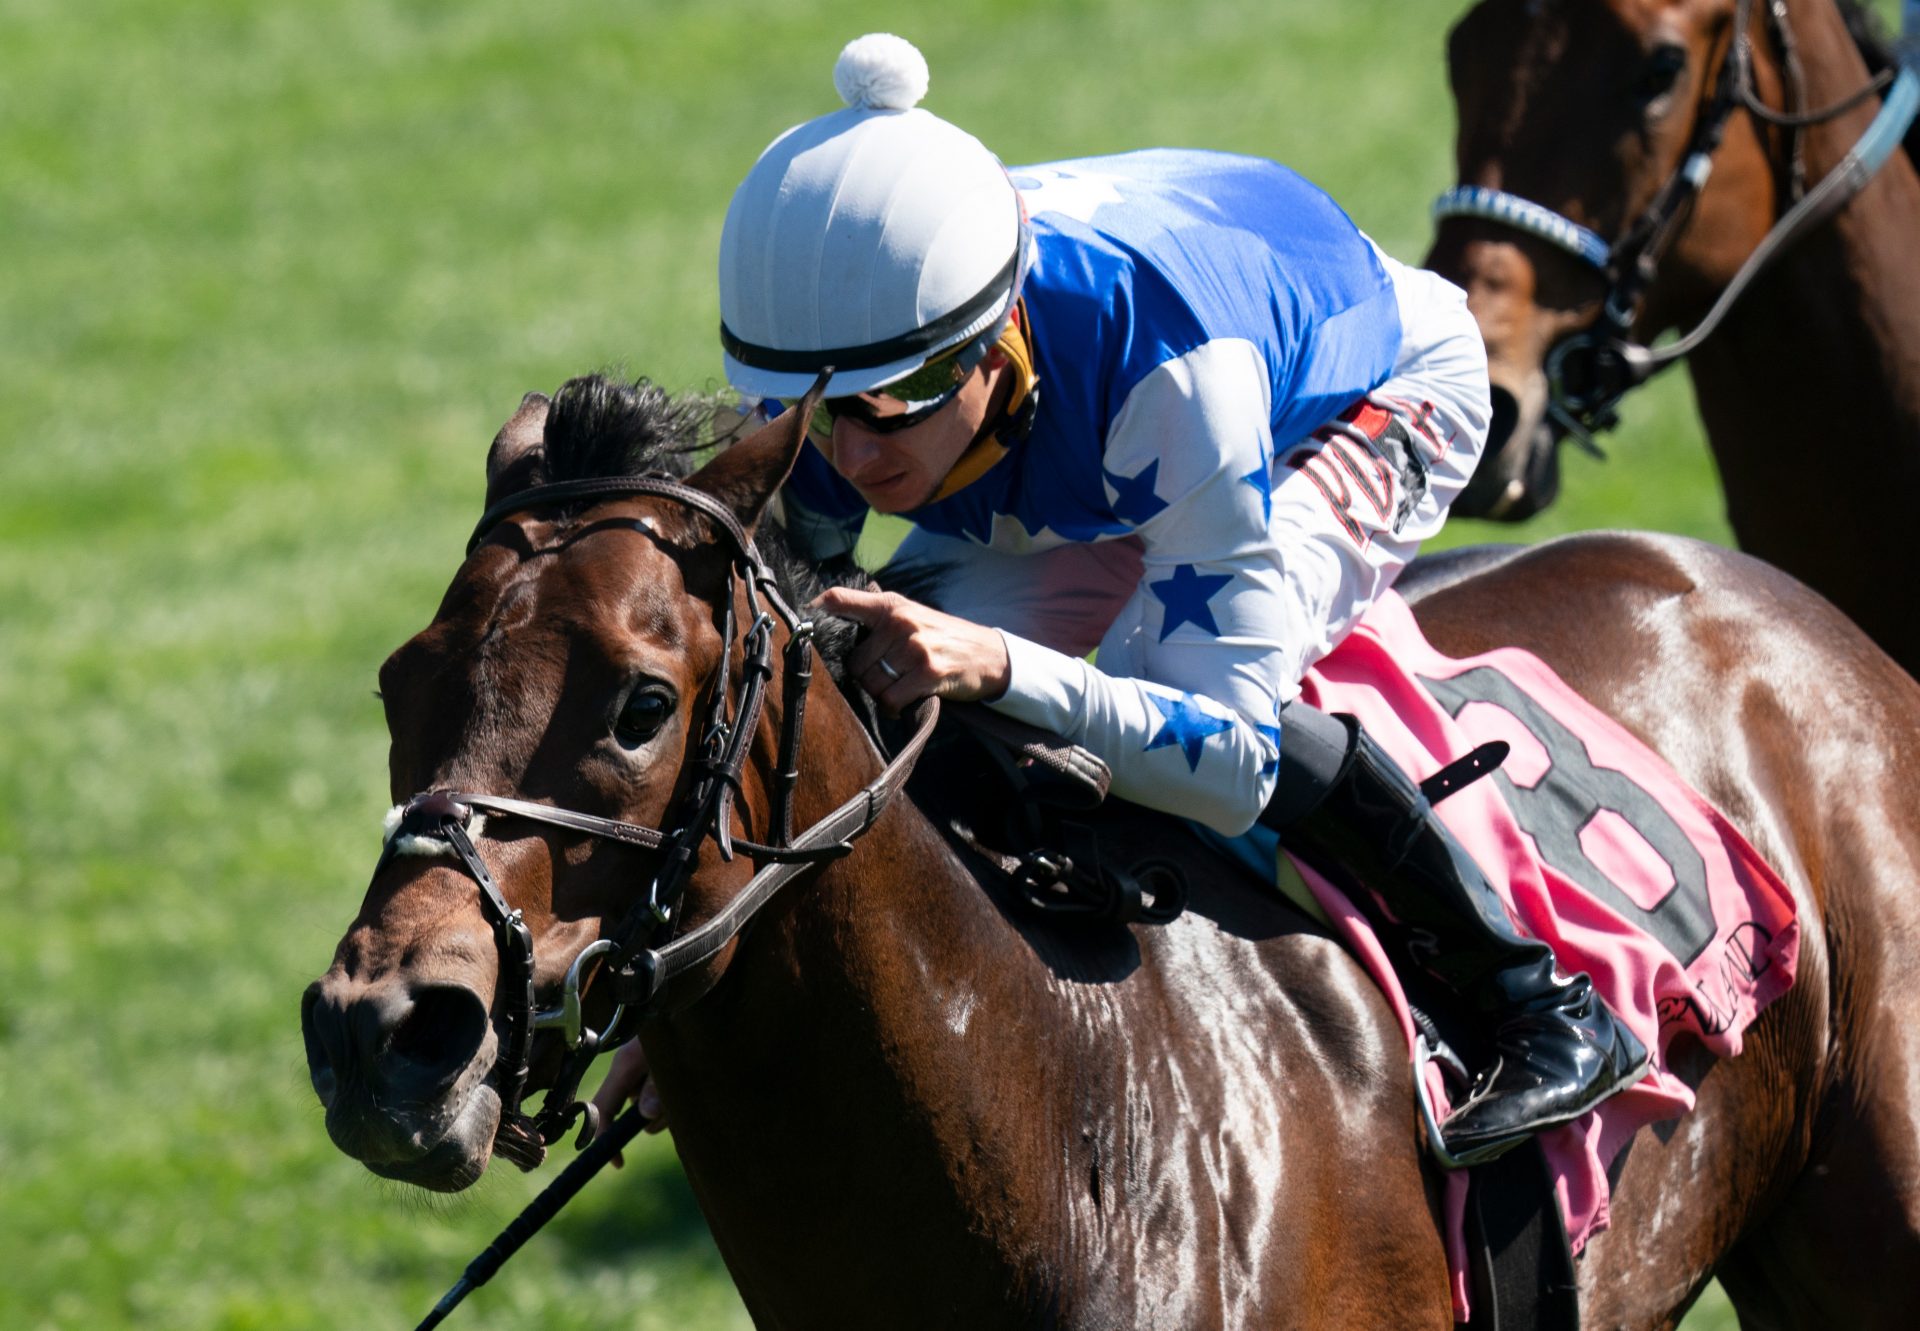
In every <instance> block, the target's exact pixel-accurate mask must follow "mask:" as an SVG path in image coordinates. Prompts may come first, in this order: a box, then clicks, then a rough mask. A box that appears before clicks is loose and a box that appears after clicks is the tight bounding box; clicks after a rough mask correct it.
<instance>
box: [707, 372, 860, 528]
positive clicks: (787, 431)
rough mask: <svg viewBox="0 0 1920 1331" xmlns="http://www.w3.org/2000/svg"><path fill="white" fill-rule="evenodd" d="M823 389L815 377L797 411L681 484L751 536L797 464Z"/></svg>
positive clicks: (734, 446)
mask: <svg viewBox="0 0 1920 1331" xmlns="http://www.w3.org/2000/svg"><path fill="white" fill-rule="evenodd" d="M825 383H826V376H825V375H822V376H820V382H819V383H816V384H815V385H814V386H813V389H812V391H810V392H809V393H808V394H807V396H806V397H805V398H804V399H803V400H802V401H801V402H800V403H799V405H797V406H794V407H789V408H788V409H787V410H786V411H783V412H782V413H780V415H778V416H776V417H775V418H774V419H773V420H771V421H769V422H768V423H767V424H765V425H763V426H761V427H760V428H759V429H758V430H755V431H754V432H753V433H752V434H750V435H748V436H747V437H746V438H744V439H741V440H739V441H738V442H736V443H733V444H729V445H728V446H727V447H725V448H723V449H721V450H720V452H719V454H718V455H717V456H716V457H715V458H714V459H713V461H711V462H709V463H708V464H707V465H706V466H704V467H702V468H700V470H699V471H696V472H695V473H694V474H693V475H691V476H689V477H688V478H687V484H688V485H691V486H693V487H694V488H696V489H699V490H704V491H706V492H707V493H708V494H710V495H712V496H713V497H714V498H715V499H718V500H719V501H720V502H721V503H723V504H725V505H726V506H727V507H728V508H730V509H732V510H733V512H734V516H735V517H737V518H739V519H740V525H741V526H742V527H745V528H746V529H747V530H748V531H749V532H751V531H752V530H753V529H754V527H755V526H756V525H758V524H759V521H760V518H761V515H763V514H764V513H765V512H766V511H767V505H768V504H769V503H771V502H772V501H773V496H774V495H775V494H776V493H778V491H779V489H780V486H781V483H782V482H784V481H785V480H786V479H787V474H788V473H789V472H791V471H792V470H793V464H794V463H795V462H797V461H799V460H800V450H801V449H802V448H804V447H806V443H807V422H808V421H810V420H812V419H813V409H814V407H816V406H817V405H819V402H820V390H821V388H822V387H824V386H825Z"/></svg>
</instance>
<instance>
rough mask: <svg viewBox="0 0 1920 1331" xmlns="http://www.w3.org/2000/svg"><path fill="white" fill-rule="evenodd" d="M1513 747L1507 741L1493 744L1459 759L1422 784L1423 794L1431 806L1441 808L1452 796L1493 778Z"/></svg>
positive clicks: (1492, 742) (1490, 743)
mask: <svg viewBox="0 0 1920 1331" xmlns="http://www.w3.org/2000/svg"><path fill="white" fill-rule="evenodd" d="M1511 752H1513V746H1512V745H1510V744H1508V743H1507V742H1506V741H1505V740H1503V739H1495V740H1489V741H1487V742H1486V743H1485V744H1482V745H1481V746H1480V747H1479V748H1477V749H1475V750H1473V752H1471V753H1468V754H1464V755H1462V756H1461V757H1458V758H1455V759H1454V760H1453V761H1452V762H1450V763H1448V764H1447V765H1446V766H1445V767H1443V768H1441V769H1440V770H1439V771H1437V772H1435V773H1434V774H1433V775H1432V776H1430V777H1428V778H1427V779H1426V780H1425V781H1422V782H1421V783H1420V793H1421V794H1422V795H1423V796H1425V797H1426V801H1427V803H1428V804H1438V803H1439V802H1440V801H1441V800H1443V799H1445V798H1447V796H1449V795H1457V794H1459V793H1460V792H1461V791H1462V790H1465V789H1466V788H1467V787H1468V786H1470V785H1472V784H1473V783H1474V782H1476V781H1478V780H1479V779H1480V778H1481V777H1483V776H1491V775H1492V774H1493V772H1494V770H1495V769H1497V768H1498V767H1499V766H1500V764H1501V763H1503V762H1505V761H1506V760H1507V755H1508V754H1509V753H1511Z"/></svg>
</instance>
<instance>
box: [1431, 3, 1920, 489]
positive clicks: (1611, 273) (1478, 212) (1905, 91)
mask: <svg viewBox="0 0 1920 1331" xmlns="http://www.w3.org/2000/svg"><path fill="white" fill-rule="evenodd" d="M1752 12H1753V0H1739V2H1738V4H1737V6H1736V8H1735V11H1734V30H1733V34H1732V37H1731V40H1730V43H1729V47H1728V51H1727V56H1726V59H1725V60H1723V61H1722V62H1721V65H1720V77H1719V79H1718V80H1717V82H1716V85H1715V88H1714V92H1713V94H1712V97H1711V100H1709V101H1708V102H1707V103H1706V106H1705V109H1704V111H1703V112H1702V113H1701V115H1700V116H1699V118H1698V119H1697V120H1696V122H1695V125H1694V132H1693V137H1692V140H1691V141H1690V142H1689V144H1688V147H1687V152H1686V155H1685V156H1684V157H1683V158H1682V159H1681V164H1680V167H1679V169H1678V170H1677V171H1675V173H1674V174H1673V175H1672V176H1671V177H1669V178H1668V180H1667V182H1666V184H1665V185H1663V186H1662V187H1661V188H1660V190H1659V192H1658V193H1656V194H1655V195H1654V198H1653V201H1652V202H1651V203H1650V204H1648V205H1647V209H1646V211H1645V212H1643V213H1642V214H1641V215H1640V216H1639V218H1638V219H1636V220H1635V221H1634V222H1633V224H1632V225H1631V226H1629V227H1628V228H1627V230H1626V233H1625V234H1624V235H1623V236H1622V237H1621V238H1620V239H1619V240H1618V241H1613V242H1609V241H1608V240H1607V239H1606V238H1605V237H1603V236H1601V235H1600V234H1599V233H1597V232H1595V231H1593V230H1591V229H1589V228H1587V227H1584V226H1582V225H1580V223H1578V222H1575V221H1573V220H1572V219H1571V218H1568V217H1565V216H1563V215H1561V214H1560V213H1557V212H1555V211H1554V210H1553V209H1551V208H1549V207H1547V206H1546V205H1544V204H1540V203H1536V202H1534V201H1533V200H1531V199H1525V198H1521V197H1520V196H1519V195H1517V194H1509V193H1507V192H1506V191H1505V190H1499V189H1492V188H1489V187H1487V186H1483V185H1456V186H1455V187H1454V188H1452V189H1450V190H1448V191H1447V192H1446V193H1444V194H1442V195H1441V196H1440V197H1439V198H1438V199H1436V200H1435V201H1434V205H1433V218H1434V220H1435V221H1436V222H1440V221H1444V220H1445V219H1447V218H1449V217H1472V218H1480V219H1483V220H1488V221H1494V222H1499V223H1501V224H1502V225H1504V226H1508V227H1511V228H1513V229H1514V230H1516V231H1521V232H1524V233H1526V234H1527V235H1530V236H1533V237H1535V238H1536V239H1538V240H1543V241H1545V242H1547V243H1548V244H1550V245H1553V246H1554V247H1556V248H1558V249H1561V250H1564V251H1566V252H1567V253H1569V254H1572V255H1573V256H1574V257H1576V258H1578V259H1580V260H1581V261H1582V262H1584V263H1585V264H1587V265H1588V266H1589V267H1591V268H1595V269H1598V270H1599V271H1600V273H1601V275H1602V277H1603V278H1604V279H1605V281H1606V283H1607V295H1606V300H1605V302H1604V304H1603V305H1602V307H1601V314H1600V319H1599V321H1598V322H1597V323H1596V324H1595V325H1594V326H1593V327H1591V328H1588V329H1585V330H1583V331H1581V332H1579V333H1576V334H1574V335H1573V336H1572V337H1569V338H1567V339H1566V340H1565V341H1563V342H1561V343H1560V344H1559V345H1558V346H1557V347H1555V348H1554V349H1553V351H1552V353H1551V354H1550V355H1549V356H1548V358H1547V366H1546V370H1547V382H1548V387H1549V398H1548V406H1547V410H1548V413H1549V414H1550V415H1551V416H1552V417H1553V419H1554V420H1555V421H1556V422H1557V423H1558V424H1559V425H1560V426H1561V427H1562V428H1563V429H1564V430H1565V431H1566V433H1567V437H1569V438H1571V439H1572V440H1573V441H1574V442H1575V443H1577V444H1578V445H1579V446H1580V447H1581V448H1583V449H1585V450H1586V451H1587V452H1589V453H1591V454H1593V455H1594V456H1595V457H1604V456H1605V454H1604V452H1603V451H1602V450H1601V448H1600V445H1599V444H1598V443H1596V442H1595V440H1594V435H1595V434H1597V433H1600V432H1601V431H1604V430H1610V429H1612V428H1613V427H1614V426H1615V425H1616V424H1618V422H1619V414H1618V411H1617V408H1618V406H1619V404H1620V401H1621V399H1623V398H1624V397H1626V395H1627V394H1628V393H1629V392H1631V391H1632V390H1633V389H1635V388H1638V387H1639V386H1640V385H1641V384H1643V383H1645V382H1646V381H1647V380H1648V379H1650V378H1652V377H1653V375H1654V374H1655V373H1656V372H1658V371H1660V370H1663V369H1665V368H1666V367H1667V366H1669V365H1672V364H1673V363H1675V362H1676V361H1679V360H1682V359H1684V358H1685V357H1687V356H1688V355H1690V354H1691V353H1692V352H1693V351H1694V350H1696V349H1697V348H1698V347H1699V346H1700V344H1701V343H1702V342H1704V341H1706V340H1707V338H1708V337H1709V336H1711V335H1712V334H1713V332H1714V330H1715V329H1717V328H1718V327H1719V326H1720V324H1721V323H1722V322H1723V321H1724V320H1725V319H1726V317H1727V314H1728V312H1729V311H1731V310H1732V308H1733V306H1734V304H1735V302H1737V301H1738V300H1739V299H1740V297H1741V296H1742V295H1743V294H1745V292H1746V290H1747V288H1748V287H1750V286H1751V285H1752V284H1753V282H1754V281H1755V279H1757V278H1758V277H1759V276H1760V275H1761V274H1762V273H1764V272H1765V271H1766V270H1767V269H1768V268H1770V267H1771V266H1772V265H1773V263H1774V261H1775V260H1776V259H1778V258H1779V256H1780V255H1781V254H1782V253H1783V252H1784V251H1785V250H1786V249H1787V247H1788V246H1789V245H1791V244H1793V242H1794V241H1796V240H1798V239H1800V238H1801V237H1802V236H1804V235H1805V234H1806V233H1807V232H1809V231H1811V230H1813V229H1814V228H1815V227H1817V226H1819V225H1820V224H1822V223H1823V222H1825V221H1827V219H1829V218H1830V217H1832V216H1833V215H1834V214H1835V213H1836V212H1838V211H1839V210H1840V209H1841V207H1843V206H1844V205H1845V204H1846V203H1847V201H1848V200H1849V199H1851V198H1853V196H1854V195H1856V194H1858V193H1859V192H1860V191H1861V190H1862V189H1863V188H1865V187H1866V184H1867V182H1868V181H1869V180H1871V179H1872V178H1873V177H1874V175H1875V173H1876V172H1878V171H1879V169H1880V168H1881V166H1882V165H1884V164H1885V162H1886V160H1887V158H1888V157H1889V156H1891V155H1892V153H1893V151H1894V149H1895V148H1896V147H1898V146H1899V144H1900V142H1901V140H1902V138H1903V137H1904V136H1905V134H1906V132H1907V128H1908V127H1909V126H1910V125H1912V123H1913V121H1914V117H1915V114H1916V112H1920V30H1916V20H1915V6H1914V5H1912V4H1911V3H1910V4H1909V5H1908V6H1907V19H1908V22H1907V28H1908V31H1907V32H1905V33H1904V34H1903V37H1902V40H1901V42H1900V44H1899V46H1898V47H1897V48H1896V49H1897V51H1898V60H1899V64H1900V71H1899V75H1898V77H1897V78H1895V77H1893V75H1892V72H1891V71H1883V72H1882V73H1880V74H1879V75H1877V76H1875V77H1874V78H1873V79H1871V80H1869V81H1868V83H1867V84H1866V85H1865V86H1864V87H1861V88H1859V89H1857V90H1856V91H1855V92H1853V93H1851V94H1849V95H1848V96H1846V97H1843V98H1841V99H1840V100H1839V101H1837V102H1835V103H1833V104H1832V105H1830V106H1824V107H1821V108H1819V109H1818V110H1814V111H1794V112H1778V111H1774V110H1773V109H1772V108H1770V107H1767V106H1766V105H1765V104H1764V103H1763V102H1761V101H1760V99H1759V96H1758V95H1757V94H1756V93H1755V92H1754V88H1753V39H1752V36H1751V35H1750V19H1751V16H1752ZM1765 14H1766V21H1767V29H1768V31H1769V33H1771V34H1772V36H1773V38H1774V41H1775V44H1776V45H1777V46H1779V48H1780V49H1781V51H1782V52H1783V54H1784V59H1783V64H1784V65H1785V66H1786V68H1787V70H1788V79H1787V81H1788V83H1789V85H1790V86H1792V87H1793V88H1794V89H1795V99H1796V100H1798V96H1799V85H1800V76H1799V72H1798V57H1797V55H1796V53H1795V46H1794V42H1793V38H1792V32H1791V29H1790V28H1789V27H1788V26H1787V14H1786V0H1767V5H1766V10H1765ZM1890 80H1891V84H1892V87H1891V89H1890V90H1889V91H1888V92H1887V95H1886V98H1885V100H1884V101H1883V102H1882V103H1881V107H1880V111H1879V114H1878V115H1876V116H1875V117H1874V119H1873V123H1872V124H1870V125H1869V126H1868V127H1867V129H1866V131H1865V132H1864V133H1863V134H1861V136H1860V138H1859V139H1858V140H1857V141H1856V142H1855V143H1854V145H1853V147H1852V148H1851V149H1849V150H1848V152H1847V154H1846V156H1845V157H1843V158H1842V159H1841V160H1840V162H1839V163H1838V164H1837V165H1836V166H1835V167H1834V168H1833V169H1832V170H1831V171H1829V172H1828V173H1827V174H1826V176H1825V177H1823V178H1822V179H1821V181H1820V183H1819V184H1817V185H1815V186H1814V187H1813V188H1812V189H1810V190H1807V191H1806V192H1805V193H1804V194H1799V195H1798V197H1797V200H1796V202H1795V203H1794V205H1793V206H1792V207H1791V208H1789V209H1788V210H1787V212H1786V213H1784V214H1783V215H1782V216H1781V217H1780V218H1779V220H1778V221H1776V222H1775V223H1774V225H1773V227H1772V229H1771V230H1769V231H1768V232H1767V234H1766V236H1765V238H1764V239H1762V240H1761V242H1760V243H1759V245H1757V246H1755V247H1754V251H1753V253H1752V254H1751V255H1749V256H1748V257H1747V260H1746V262H1745V263H1743V264H1742V265H1741V266H1740V270H1739V271H1738V272H1737V273H1735V274H1734V276H1733V279H1732V281H1730V282H1729V283H1728V284H1727V287H1726V290H1724V291H1722V292H1721V293H1720V297H1719V299H1718V300H1716V301H1715V302H1714V304H1713V307H1712V308H1711V309H1710V310H1708V312H1707V314H1706V316H1705V317H1704V318H1702V319H1701V321H1700V322H1699V323H1698V324H1696V325H1695V326H1694V327H1693V329H1692V330H1691V331H1689V332H1688V333H1686V334H1685V335H1684V336H1682V337H1680V338H1679V339H1677V340H1676V341H1674V342H1671V343H1669V344H1667V345H1666V346H1663V347H1660V348H1658V349H1655V348H1652V347H1649V346H1646V345H1644V344H1642V343H1639V342H1636V341H1634V340H1633V338H1632V336H1631V330H1632V327H1633V324H1634V321H1635V319H1636V318H1638V316H1639V313H1640V309H1641V306H1642V305H1643V304H1644V303H1645V298H1646V293H1647V290H1648V288H1649V287H1651V286H1652V284H1653V280H1654V277H1655V275H1656V274H1657V272H1658V269H1659V264H1660V260H1661V259H1662V258H1663V257H1664V256H1665V254H1666V252H1667V250H1668V249H1669V248H1671V247H1672V245H1673V243H1674V241H1675V240H1676V239H1677V238H1678V237H1679V234H1680V231H1681V229H1682V225H1681V224H1682V222H1683V221H1684V219H1685V217H1686V215H1687V214H1688V213H1689V211H1690V210H1691V208H1692V205H1693V203H1694V201H1695V199H1697V198H1698V197H1699V194H1700V191H1701V190H1702V189H1704V188H1705V186H1706V183H1707V179H1708V177H1709V176H1711V175H1712V173H1713V154H1714V153H1715V152H1716V151H1717V150H1718V148H1719V146H1720V140H1721V138H1722V136H1723V135H1724V133H1725V131H1726V127H1727V122H1728V121H1729V120H1730V119H1731V117H1732V115H1733V113H1734V111H1736V110H1738V109H1741V108H1743V107H1744V108H1745V109H1746V110H1747V111H1748V112H1750V113H1751V114H1753V115H1754V116H1755V117H1757V118H1758V119H1760V120H1763V121H1765V122H1766V123H1768V124H1772V125H1775V126H1778V127H1780V128H1783V129H1786V130H1789V131H1790V132H1792V133H1793V135H1794V136H1795V137H1794V139H1793V146H1792V148H1791V149H1790V150H1789V151H1790V156H1791V158H1792V165H1793V179H1794V185H1795V190H1796V194H1798V190H1799V186H1800V185H1801V184H1802V171H1801V167H1800V160H1799V139H1798V134H1799V131H1801V130H1803V129H1805V128H1807V127H1809V126H1812V125H1817V124H1821V123H1823V122H1825V121H1828V120H1831V119H1833V118H1834V117H1835V116H1837V115H1840V114H1842V113H1844V112H1846V111H1848V110H1851V109H1852V108H1853V107H1855V106H1857V105H1858V104H1859V103H1861V102H1862V101H1865V100H1866V99H1867V98H1868V97H1870V96H1872V95H1873V94H1874V93H1876V92H1879V91H1880V90H1881V89H1882V88H1886V87H1887V86H1888V83H1889V81H1890Z"/></svg>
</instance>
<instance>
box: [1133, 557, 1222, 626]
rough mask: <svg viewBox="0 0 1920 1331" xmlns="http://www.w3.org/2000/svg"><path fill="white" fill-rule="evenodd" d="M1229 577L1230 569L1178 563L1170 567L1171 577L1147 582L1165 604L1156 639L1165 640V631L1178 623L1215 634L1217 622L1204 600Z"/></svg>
mask: <svg viewBox="0 0 1920 1331" xmlns="http://www.w3.org/2000/svg"><path fill="white" fill-rule="evenodd" d="M1232 581H1233V575H1232V574H1230V573H1198V572H1196V571H1195V570H1194V567H1193V565H1192V564H1179V565H1176V566H1175V567H1174V570H1173V576H1172V577H1171V578H1164V579H1162V580H1161V581H1159V582H1150V583H1148V584H1147V587H1148V589H1149V590H1150V591H1152V592H1153V594H1154V595H1155V596H1157V597H1159V598H1160V603H1161V604H1162V605H1164V606H1166V607H1167V613H1166V614H1165V615H1164V616H1163V617H1162V618H1161V622H1160V641H1161V642H1165V641H1166V640H1167V635H1168V634H1170V633H1172V632H1173V631H1174V630H1175V629H1177V628H1179V627H1180V626H1181V625H1182V624H1192V625H1193V626H1194V627H1196V628H1198V629H1201V630H1203V631H1205V632H1207V633H1211V634H1212V635H1213V636H1214V637H1216V638H1217V637H1219V636H1220V625H1219V623H1218V622H1216V621H1215V619H1214V617H1213V610H1212V608H1211V607H1209V606H1208V605H1207V602H1208V601H1211V600H1212V599H1213V598H1214V597H1215V596H1216V595H1218V594H1219V592H1220V589H1221V588H1222V587H1224V586H1226V585H1227V584H1228V583H1229V582H1232Z"/></svg>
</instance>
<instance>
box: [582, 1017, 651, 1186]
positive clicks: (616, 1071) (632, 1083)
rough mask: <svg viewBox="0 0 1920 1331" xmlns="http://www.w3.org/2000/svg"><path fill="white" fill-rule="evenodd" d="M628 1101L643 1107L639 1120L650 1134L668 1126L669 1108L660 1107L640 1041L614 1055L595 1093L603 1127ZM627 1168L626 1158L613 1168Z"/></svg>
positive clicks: (616, 1159)
mask: <svg viewBox="0 0 1920 1331" xmlns="http://www.w3.org/2000/svg"><path fill="white" fill-rule="evenodd" d="M629 1100H631V1101H633V1102H634V1103H635V1104H636V1105H638V1106H640V1116H641V1117H642V1118H644V1119H646V1120H647V1131H648V1132H658V1131H660V1129H662V1128H664V1127H666V1126H667V1109H666V1106H665V1105H663V1104H661V1103H660V1092H659V1091H657V1090H655V1089H654V1085H653V1078H652V1077H649V1076H648V1075H647V1053H646V1050H644V1049H642V1048H641V1047H640V1042H639V1041H638V1040H629V1041H627V1042H626V1043H625V1044H623V1045H621V1046H620V1047H619V1048H618V1049H616V1050H614V1051H613V1066H612V1067H610V1068H608V1069H607V1077H606V1080H605V1081H603V1082H601V1083H600V1089H599V1090H597V1091H595V1092H594V1093H593V1103H594V1107H595V1108H596V1109H598V1110H599V1111H600V1121H601V1122H602V1123H611V1122H613V1120H614V1116H615V1115H617V1114H618V1113H619V1112H620V1109H621V1107H622V1106H623V1105H625V1104H626V1103H627V1101H629ZM624 1164H626V1157H625V1156H622V1155H616V1156H614V1157H613V1165H614V1168H616V1169H618V1168H619V1167H620V1166H622V1165H624Z"/></svg>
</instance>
